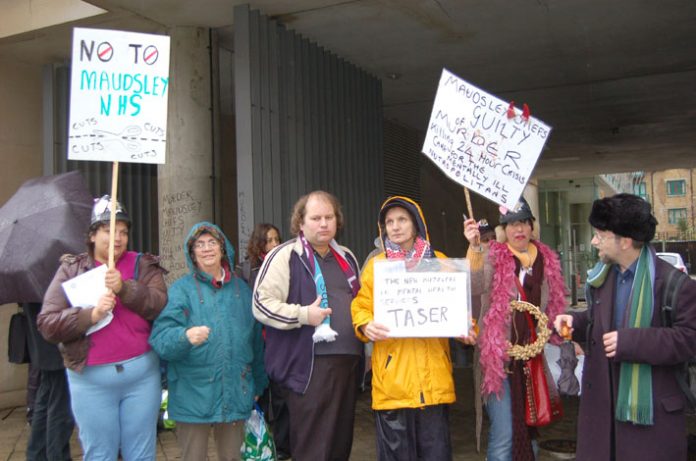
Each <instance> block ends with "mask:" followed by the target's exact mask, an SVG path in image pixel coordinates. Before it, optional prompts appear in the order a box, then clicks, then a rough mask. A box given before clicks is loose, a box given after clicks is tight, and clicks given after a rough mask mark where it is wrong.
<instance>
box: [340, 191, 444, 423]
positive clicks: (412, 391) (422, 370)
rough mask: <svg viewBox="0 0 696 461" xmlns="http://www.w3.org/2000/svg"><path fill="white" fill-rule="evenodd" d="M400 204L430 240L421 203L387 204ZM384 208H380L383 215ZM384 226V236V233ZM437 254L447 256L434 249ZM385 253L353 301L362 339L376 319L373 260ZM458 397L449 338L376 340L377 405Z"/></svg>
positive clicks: (405, 404) (435, 402)
mask: <svg viewBox="0 0 696 461" xmlns="http://www.w3.org/2000/svg"><path fill="white" fill-rule="evenodd" d="M395 201H396V202H398V206H401V207H403V208H406V209H407V210H409V211H410V212H411V215H412V216H413V215H415V216H417V219H419V220H420V221H421V222H419V223H417V224H418V225H417V229H418V232H419V234H420V236H421V237H422V238H424V239H426V240H427V239H428V233H427V228H426V227H425V220H424V219H423V214H422V212H421V210H420V207H419V206H418V204H416V203H415V202H413V201H412V200H410V199H408V198H405V197H392V198H390V199H388V200H387V201H386V202H385V203H384V204H383V205H382V211H383V210H384V209H385V206H386V205H388V204H392V206H393V203H394V202H395ZM382 215H383V212H380V216H382ZM382 234H383V232H382V229H380V235H382ZM435 255H436V256H437V257H438V258H444V257H445V255H444V254H442V253H439V252H435ZM385 258H386V256H385V254H384V253H381V254H379V255H378V256H376V257H374V258H372V259H371V260H370V261H368V263H367V265H366V266H365V268H364V269H363V272H362V276H361V280H360V285H361V288H360V291H359V292H358V295H357V296H356V297H355V299H353V302H352V304H351V314H352V316H353V327H354V329H355V334H356V336H357V337H358V338H359V339H360V340H361V341H363V342H368V341H369V340H368V339H367V337H366V336H365V335H364V334H363V332H362V330H361V327H363V326H364V325H367V324H368V323H369V322H371V321H372V320H373V317H374V316H373V283H374V277H373V274H374V261H375V259H385ZM455 400H456V397H455V393H454V380H453V378H452V362H451V359H450V349H449V340H448V338H395V339H386V340H383V341H377V342H375V343H374V350H373V353H372V408H373V409H375V410H394V409H399V408H422V407H425V406H428V405H440V404H448V403H453V402H454V401H455Z"/></svg>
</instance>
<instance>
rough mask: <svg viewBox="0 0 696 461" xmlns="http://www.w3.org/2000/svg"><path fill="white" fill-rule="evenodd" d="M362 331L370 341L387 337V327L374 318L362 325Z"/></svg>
mask: <svg viewBox="0 0 696 461" xmlns="http://www.w3.org/2000/svg"><path fill="white" fill-rule="evenodd" d="M362 332H363V334H364V335H365V336H367V339H369V340H370V341H381V340H383V339H387V338H389V328H387V327H386V326H384V325H382V324H381V323H377V322H375V321H374V320H373V321H371V322H370V323H368V324H367V325H364V326H362Z"/></svg>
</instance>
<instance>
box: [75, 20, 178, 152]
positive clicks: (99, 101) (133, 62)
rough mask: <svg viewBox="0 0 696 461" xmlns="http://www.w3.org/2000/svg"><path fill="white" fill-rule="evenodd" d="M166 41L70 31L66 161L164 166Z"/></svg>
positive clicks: (127, 34) (96, 31) (159, 37)
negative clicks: (70, 50) (159, 164)
mask: <svg viewBox="0 0 696 461" xmlns="http://www.w3.org/2000/svg"><path fill="white" fill-rule="evenodd" d="M168 94H169V37H167V36H163V35H151V34H140V33H134V32H123V31H117V30H103V29H81V28H75V29H74V30H73V47H72V76H71V85H70V128H69V137H68V159H70V160H98V161H119V162H132V163H164V157H165V147H166V139H167V99H168Z"/></svg>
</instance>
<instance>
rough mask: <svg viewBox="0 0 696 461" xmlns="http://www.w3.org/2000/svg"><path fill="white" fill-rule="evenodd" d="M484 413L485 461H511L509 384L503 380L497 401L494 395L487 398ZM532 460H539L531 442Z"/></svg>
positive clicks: (537, 451)
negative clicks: (486, 419) (486, 431)
mask: <svg viewBox="0 0 696 461" xmlns="http://www.w3.org/2000/svg"><path fill="white" fill-rule="evenodd" d="M486 412H487V413H488V419H489V420H490V429H489V430H488V450H487V451H486V461H512V401H511V399H510V382H509V381H508V379H507V378H506V379H505V380H503V393H502V395H501V397H500V400H498V397H497V396H496V395H490V396H488V399H487V400H486ZM532 451H533V452H534V458H535V459H539V446H538V444H537V441H536V440H532Z"/></svg>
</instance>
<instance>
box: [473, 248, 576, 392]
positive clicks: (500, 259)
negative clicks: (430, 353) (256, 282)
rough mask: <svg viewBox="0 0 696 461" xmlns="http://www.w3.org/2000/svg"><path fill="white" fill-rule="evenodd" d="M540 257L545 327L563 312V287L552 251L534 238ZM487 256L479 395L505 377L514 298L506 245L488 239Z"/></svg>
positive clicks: (497, 387) (498, 388)
mask: <svg viewBox="0 0 696 461" xmlns="http://www.w3.org/2000/svg"><path fill="white" fill-rule="evenodd" d="M532 243H533V244H534V245H536V247H537V248H538V250H539V252H540V253H541V255H542V256H543V258H544V280H546V282H547V284H548V287H549V295H548V303H547V305H546V310H545V312H546V315H548V317H549V328H551V329H553V325H552V324H553V319H555V318H556V316H557V315H558V314H562V313H563V312H565V309H566V307H567V303H566V288H565V284H564V282H563V276H562V275H561V263H560V261H559V260H558V256H557V255H556V253H555V252H554V251H553V250H551V248H549V247H548V246H546V245H544V244H543V243H541V242H538V241H532ZM488 257H489V259H490V261H491V263H492V265H493V281H492V286H491V291H490V308H489V309H488V312H486V315H485V316H484V317H483V326H484V328H483V334H482V336H481V367H482V371H483V380H482V383H481V391H482V393H483V396H484V397H485V396H488V395H490V394H497V395H499V394H500V391H501V389H502V383H503V379H505V362H506V361H507V360H509V356H508V354H507V349H508V332H509V331H510V321H511V318H512V315H511V311H510V300H512V299H515V293H516V283H515V259H514V256H513V255H512V252H511V251H510V250H509V249H508V247H507V244H504V243H498V242H491V244H490V250H489V252H488ZM550 342H552V343H556V344H558V343H560V337H558V336H557V335H552V336H551V340H550Z"/></svg>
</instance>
